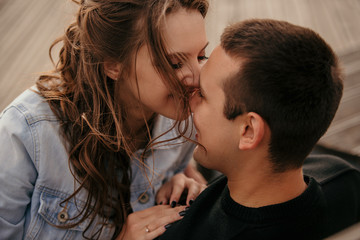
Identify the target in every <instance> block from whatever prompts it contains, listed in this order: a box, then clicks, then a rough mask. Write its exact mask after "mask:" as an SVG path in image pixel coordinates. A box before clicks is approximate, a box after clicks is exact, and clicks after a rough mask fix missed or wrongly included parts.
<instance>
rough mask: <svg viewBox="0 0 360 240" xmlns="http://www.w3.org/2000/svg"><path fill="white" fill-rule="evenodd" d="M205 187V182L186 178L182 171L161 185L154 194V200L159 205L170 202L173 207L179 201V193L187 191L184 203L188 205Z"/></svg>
mask: <svg viewBox="0 0 360 240" xmlns="http://www.w3.org/2000/svg"><path fill="white" fill-rule="evenodd" d="M205 188H206V185H205V184H203V183H199V182H197V181H195V180H194V179H193V178H188V177H186V176H185V174H183V173H178V174H176V175H174V176H173V177H172V178H171V180H170V181H168V182H166V183H165V184H163V185H162V186H161V188H160V189H159V191H158V192H157V194H156V202H157V204H159V205H161V204H169V203H170V204H171V206H172V207H174V206H176V204H177V203H178V202H179V200H180V197H181V194H182V193H183V192H184V191H187V197H186V204H187V205H190V204H191V201H193V200H195V198H196V197H197V196H198V195H199V194H200V193H201V192H202V191H203V190H204V189H205Z"/></svg>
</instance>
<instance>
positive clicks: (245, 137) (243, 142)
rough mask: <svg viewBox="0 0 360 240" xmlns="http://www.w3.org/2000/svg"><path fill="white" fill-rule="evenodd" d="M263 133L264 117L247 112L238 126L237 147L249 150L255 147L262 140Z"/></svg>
mask: <svg viewBox="0 0 360 240" xmlns="http://www.w3.org/2000/svg"><path fill="white" fill-rule="evenodd" d="M264 134H265V121H264V119H263V118H262V117H261V116H260V115H259V114H257V113H254V112H249V113H247V114H246V116H244V121H243V123H242V125H241V128H240V142H239V149H240V150H250V149H254V148H256V147H257V146H258V145H259V143H260V142H261V141H262V140H263V138H264Z"/></svg>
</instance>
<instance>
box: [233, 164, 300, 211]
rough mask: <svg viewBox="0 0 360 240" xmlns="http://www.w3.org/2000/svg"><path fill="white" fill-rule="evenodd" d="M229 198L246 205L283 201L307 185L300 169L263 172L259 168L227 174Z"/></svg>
mask: <svg viewBox="0 0 360 240" xmlns="http://www.w3.org/2000/svg"><path fill="white" fill-rule="evenodd" d="M228 187H229V190H230V195H231V198H232V199H233V200H234V201H235V202H237V203H239V204H241V205H243V206H246V207H253V208H258V207H263V206H268V205H273V204H278V203H283V202H286V201H289V200H291V199H294V198H296V197H297V196H299V195H301V194H302V193H303V192H304V191H305V189H306V187H307V185H306V183H305V182H304V178H303V173H302V169H301V168H300V169H296V170H289V171H286V172H284V173H265V172H261V171H260V170H259V169H257V170H255V171H247V172H242V173H241V174H237V175H235V176H228Z"/></svg>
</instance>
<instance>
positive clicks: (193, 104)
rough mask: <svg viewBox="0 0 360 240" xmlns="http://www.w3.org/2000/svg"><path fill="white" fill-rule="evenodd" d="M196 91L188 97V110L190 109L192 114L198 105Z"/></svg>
mask: <svg viewBox="0 0 360 240" xmlns="http://www.w3.org/2000/svg"><path fill="white" fill-rule="evenodd" d="M198 91H199V90H198V89H196V90H195V91H194V92H193V93H192V94H191V97H190V109H191V112H194V111H195V109H196V106H197V105H198V103H199V96H198Z"/></svg>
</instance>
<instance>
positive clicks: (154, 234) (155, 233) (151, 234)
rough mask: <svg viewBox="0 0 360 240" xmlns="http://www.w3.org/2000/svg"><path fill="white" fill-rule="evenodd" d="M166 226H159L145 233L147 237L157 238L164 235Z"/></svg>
mask: <svg viewBox="0 0 360 240" xmlns="http://www.w3.org/2000/svg"><path fill="white" fill-rule="evenodd" d="M165 230H166V229H165V227H159V228H157V229H155V230H153V231H151V232H148V233H146V235H145V239H149V240H151V239H154V238H157V237H158V236H160V235H162V234H163V233H164V232H165Z"/></svg>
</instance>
